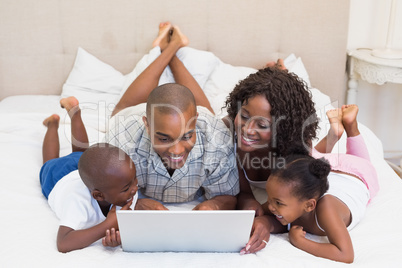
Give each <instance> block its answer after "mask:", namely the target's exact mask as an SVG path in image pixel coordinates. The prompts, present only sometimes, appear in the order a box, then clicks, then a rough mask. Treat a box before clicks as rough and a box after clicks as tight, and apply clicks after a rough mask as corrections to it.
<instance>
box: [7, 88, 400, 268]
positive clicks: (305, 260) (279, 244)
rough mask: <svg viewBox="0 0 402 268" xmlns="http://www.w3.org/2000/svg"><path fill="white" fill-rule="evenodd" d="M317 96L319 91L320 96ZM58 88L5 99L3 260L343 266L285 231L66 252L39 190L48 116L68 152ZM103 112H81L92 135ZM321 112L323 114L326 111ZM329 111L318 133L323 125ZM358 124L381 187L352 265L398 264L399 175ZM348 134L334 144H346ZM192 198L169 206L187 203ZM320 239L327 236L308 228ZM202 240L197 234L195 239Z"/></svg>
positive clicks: (15, 263) (16, 263)
mask: <svg viewBox="0 0 402 268" xmlns="http://www.w3.org/2000/svg"><path fill="white" fill-rule="evenodd" d="M313 96H314V97H315V98H316V102H319V104H317V105H320V107H322V108H323V109H322V110H319V111H318V113H319V116H321V117H323V116H322V115H323V114H324V115H325V113H324V112H325V109H328V108H330V107H332V106H331V104H330V103H328V101H329V99H326V98H325V95H320V93H319V91H318V90H313ZM317 98H318V99H317ZM59 99H60V96H53V95H51V96H43V95H39V96H33V95H31V96H13V97H8V98H6V99H4V100H3V101H1V102H0V163H1V165H0V180H1V187H0V198H1V201H0V211H1V223H0V224H1V225H0V226H1V230H2V243H1V245H0V252H1V259H0V265H1V266H2V267H81V266H85V267H118V266H127V265H133V266H139V267H279V266H280V267H342V266H346V264H343V263H337V262H334V261H330V260H327V259H322V258H317V257H314V256H312V255H310V254H308V253H306V252H303V251H301V250H299V249H297V248H295V247H293V246H292V245H291V244H290V243H289V241H288V236H287V234H279V235H271V239H270V240H269V243H268V245H267V246H266V247H265V248H264V249H263V250H261V251H260V252H258V253H256V254H249V255H243V256H241V255H239V254H237V253H171V252H167V253H126V252H123V251H122V250H121V248H120V247H118V248H104V247H103V246H102V245H101V242H100V241H98V242H95V243H94V244H92V245H91V246H89V247H87V248H85V249H82V250H76V251H73V252H70V253H67V254H63V253H59V252H58V251H57V248H56V234H57V229H58V220H57V218H56V216H55V215H54V213H53V212H52V211H51V209H50V208H49V206H48V204H47V200H46V199H45V197H43V195H42V193H41V188H40V184H39V178H38V174H39V170H40V167H41V164H42V151H41V148H42V141H43V137H44V134H45V130H46V128H45V127H44V126H43V125H42V121H43V119H44V118H46V117H47V116H49V115H50V114H52V113H57V114H59V115H60V117H61V124H60V129H59V136H60V141H61V155H65V154H68V153H70V152H71V147H70V132H69V131H70V125H69V120H66V113H65V111H64V110H63V109H61V108H60V106H59ZM102 114H104V113H103V112H102V109H101V112H98V111H96V110H94V109H91V108H87V109H84V110H83V119H84V122H85V124H86V126H87V130H88V133H89V139H90V141H91V143H93V142H97V141H101V140H102V138H103V136H104V133H103V132H99V131H98V129H101V128H102V127H100V125H102V124H104V123H105V117H104V116H102ZM323 118H324V117H323ZM325 122H326V119H325V118H324V120H323V122H322V123H321V124H320V126H321V132H320V135H319V136H320V137H322V136H323V135H324V134H325V133H326V131H327V130H326V128H325V127H326V124H325ZM360 129H361V132H362V134H363V136H364V138H365V140H366V143H367V145H368V147H369V152H370V155H371V158H372V161H373V164H374V166H375V168H376V170H377V172H378V174H379V180H380V182H379V183H380V187H381V189H380V192H379V193H378V195H377V196H376V197H375V198H374V199H373V200H372V202H371V204H370V205H369V206H368V208H367V213H366V216H365V218H364V219H363V220H362V222H361V223H359V225H357V226H356V227H355V228H354V229H353V230H352V231H351V232H350V235H351V237H352V241H353V244H354V249H355V261H354V263H353V264H352V265H348V266H352V267H397V266H398V265H399V263H400V261H402V257H401V252H402V229H401V228H399V226H398V224H399V223H400V222H402V181H401V180H400V179H399V177H397V175H396V174H395V173H394V172H393V171H392V169H391V168H390V167H389V166H388V165H387V164H386V162H385V161H384V160H383V154H382V146H381V142H380V141H379V140H378V139H377V137H376V136H375V135H374V134H373V133H372V132H371V131H370V130H369V129H368V128H366V127H365V126H364V125H362V124H360ZM344 140H345V139H344V138H343V139H342V140H341V142H340V143H339V146H337V148H335V149H336V150H339V151H344ZM193 205H194V203H190V204H183V205H179V206H174V207H171V209H190V208H191V207H192V206H193ZM309 237H310V238H312V239H314V240H317V241H325V239H326V238H322V237H316V236H311V235H310V236H309ZM196 242H197V241H194V243H196Z"/></svg>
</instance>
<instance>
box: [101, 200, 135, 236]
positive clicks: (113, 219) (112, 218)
mask: <svg viewBox="0 0 402 268" xmlns="http://www.w3.org/2000/svg"><path fill="white" fill-rule="evenodd" d="M132 203H133V200H131V201H130V202H128V203H127V204H125V205H124V206H123V207H122V208H121V209H122V210H130V206H131V204H132ZM106 221H108V222H109V224H110V225H109V226H110V228H116V229H119V226H118V224H117V216H116V205H113V206H112V208H111V209H110V210H109V212H108V213H107V216H106Z"/></svg>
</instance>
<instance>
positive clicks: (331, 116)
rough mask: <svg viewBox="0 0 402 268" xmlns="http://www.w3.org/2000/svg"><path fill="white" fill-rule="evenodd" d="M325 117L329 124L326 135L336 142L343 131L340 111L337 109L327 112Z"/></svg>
mask: <svg viewBox="0 0 402 268" xmlns="http://www.w3.org/2000/svg"><path fill="white" fill-rule="evenodd" d="M327 117H328V120H329V123H330V129H329V131H328V135H329V137H330V138H331V139H334V140H335V139H336V141H338V140H339V139H340V138H341V137H342V134H343V132H344V131H345V129H344V127H343V124H342V110H341V109H339V108H336V109H332V110H329V111H327Z"/></svg>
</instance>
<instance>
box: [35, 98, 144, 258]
mask: <svg viewBox="0 0 402 268" xmlns="http://www.w3.org/2000/svg"><path fill="white" fill-rule="evenodd" d="M60 104H61V106H62V107H63V108H65V109H66V110H67V112H68V114H69V116H70V118H71V138H72V151H73V152H72V153H71V154H69V155H67V156H64V157H61V158H59V147H60V145H59V136H58V127H59V120H60V117H59V116H58V115H56V114H53V115H51V116H50V117H48V118H46V119H45V120H44V121H43V124H44V125H45V126H46V127H47V131H46V135H45V138H44V141H43V163H44V165H43V166H42V168H41V171H40V182H41V186H42V192H43V194H44V195H45V197H46V198H47V199H48V203H49V205H50V207H51V208H52V210H53V211H54V212H55V213H56V215H57V217H58V218H59V219H60V226H59V230H58V234H57V248H58V250H59V251H60V252H69V251H72V250H75V249H81V248H84V247H87V246H89V245H90V244H92V243H93V242H95V241H97V240H99V239H100V238H102V237H104V236H105V233H106V234H107V233H108V232H109V229H111V230H112V231H113V232H114V229H115V228H118V226H117V218H116V206H120V207H122V208H121V209H124V210H127V209H130V206H131V205H133V206H134V205H135V203H136V198H137V190H138V186H137V183H138V181H137V177H136V170H135V166H134V164H133V163H132V161H131V159H130V158H129V157H128V156H127V155H126V154H125V153H124V152H123V151H122V150H120V149H119V148H117V147H115V146H112V145H109V144H106V143H99V144H95V145H92V146H91V147H89V148H88V136H87V133H86V130H85V126H84V124H83V122H82V119H81V111H80V108H79V105H78V101H77V99H75V98H74V97H69V98H65V99H62V100H61V101H60Z"/></svg>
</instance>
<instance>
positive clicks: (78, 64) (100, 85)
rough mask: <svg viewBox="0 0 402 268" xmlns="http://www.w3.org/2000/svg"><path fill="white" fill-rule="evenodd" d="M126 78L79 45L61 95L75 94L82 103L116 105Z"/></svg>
mask: <svg viewBox="0 0 402 268" xmlns="http://www.w3.org/2000/svg"><path fill="white" fill-rule="evenodd" d="M125 80H126V78H125V76H124V75H123V74H122V73H120V72H119V71H117V70H116V69H114V68H113V67H112V66H110V65H108V64H106V63H104V62H102V61H101V60H99V59H98V58H96V57H95V56H93V55H91V54H90V53H88V52H87V51H85V50H84V49H83V48H81V47H79V48H78V51H77V56H76V59H75V62H74V66H73V69H72V70H71V72H70V74H69V76H68V78H67V80H66V82H65V83H64V85H63V90H62V93H61V96H62V97H68V96H75V97H76V98H77V99H78V101H79V102H80V103H84V102H85V103H92V104H98V103H100V102H105V103H106V104H107V105H110V104H113V105H114V104H116V103H117V101H118V100H119V95H120V91H121V89H122V87H123V84H124V82H125Z"/></svg>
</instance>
